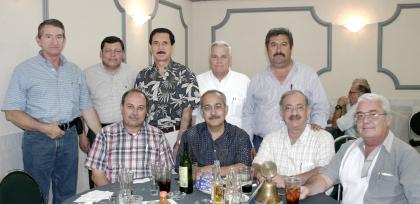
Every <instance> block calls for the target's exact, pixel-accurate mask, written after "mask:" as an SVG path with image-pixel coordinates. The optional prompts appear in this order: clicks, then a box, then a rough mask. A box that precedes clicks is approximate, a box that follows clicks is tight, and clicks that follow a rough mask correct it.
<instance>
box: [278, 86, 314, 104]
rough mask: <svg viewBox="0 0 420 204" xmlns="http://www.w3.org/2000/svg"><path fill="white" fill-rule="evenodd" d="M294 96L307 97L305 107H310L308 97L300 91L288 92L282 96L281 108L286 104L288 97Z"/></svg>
mask: <svg viewBox="0 0 420 204" xmlns="http://www.w3.org/2000/svg"><path fill="white" fill-rule="evenodd" d="M293 94H301V95H302V96H303V97H305V105H306V106H308V105H309V100H308V97H306V95H305V94H303V92H302V91H299V90H290V91H287V92H286V93H284V94H283V95H282V96H281V98H280V107H281V108H283V102H284V100H285V99H286V97H288V96H290V95H293Z"/></svg>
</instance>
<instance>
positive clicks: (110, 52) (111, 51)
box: [103, 49, 123, 55]
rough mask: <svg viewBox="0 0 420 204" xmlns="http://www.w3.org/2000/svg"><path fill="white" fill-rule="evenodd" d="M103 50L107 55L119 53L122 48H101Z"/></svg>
mask: <svg viewBox="0 0 420 204" xmlns="http://www.w3.org/2000/svg"><path fill="white" fill-rule="evenodd" d="M103 52H104V54H107V55H109V54H116V55H119V54H121V53H122V52H123V51H122V50H120V49H116V50H111V49H104V50H103Z"/></svg>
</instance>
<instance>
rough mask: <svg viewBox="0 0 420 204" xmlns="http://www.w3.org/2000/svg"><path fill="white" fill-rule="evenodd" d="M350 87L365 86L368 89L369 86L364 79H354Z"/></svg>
mask: <svg viewBox="0 0 420 204" xmlns="http://www.w3.org/2000/svg"><path fill="white" fill-rule="evenodd" d="M351 85H352V86H356V87H357V86H358V85H362V86H365V87H367V88H369V89H370V85H369V82H368V81H367V80H366V79H365V78H356V79H354V80H353V82H352V83H351Z"/></svg>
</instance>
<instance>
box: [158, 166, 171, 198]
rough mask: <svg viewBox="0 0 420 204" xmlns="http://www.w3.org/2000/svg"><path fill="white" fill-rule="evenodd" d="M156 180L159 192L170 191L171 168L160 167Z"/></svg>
mask: <svg viewBox="0 0 420 204" xmlns="http://www.w3.org/2000/svg"><path fill="white" fill-rule="evenodd" d="M157 180H158V185H159V190H160V191H166V192H168V193H169V192H170V191H171V168H169V167H167V166H160V167H158V170H157Z"/></svg>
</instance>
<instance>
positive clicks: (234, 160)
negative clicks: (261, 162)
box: [176, 90, 252, 178]
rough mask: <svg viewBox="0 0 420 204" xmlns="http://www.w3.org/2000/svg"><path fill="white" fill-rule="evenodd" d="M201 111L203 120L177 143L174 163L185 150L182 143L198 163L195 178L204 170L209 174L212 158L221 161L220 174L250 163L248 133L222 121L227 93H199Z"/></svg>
mask: <svg viewBox="0 0 420 204" xmlns="http://www.w3.org/2000/svg"><path fill="white" fill-rule="evenodd" d="M200 105H201V113H202V116H203V118H204V121H205V122H202V123H199V124H197V125H194V126H193V127H191V128H190V129H189V130H187V131H186V132H185V133H184V134H183V136H182V138H181V142H180V149H179V151H178V154H177V155H176V166H177V167H178V166H179V162H180V160H181V158H182V155H183V153H184V151H183V150H184V144H185V143H186V142H187V143H188V151H189V155H190V158H191V160H192V162H197V163H198V167H199V168H198V170H197V178H199V177H200V175H201V174H203V173H211V172H212V165H213V163H214V160H219V161H220V166H221V167H222V168H221V175H222V176H224V175H226V174H227V173H228V172H229V168H230V167H234V169H235V170H237V169H239V168H240V167H242V166H245V165H246V166H251V161H252V160H251V148H252V144H251V141H250V140H249V136H248V134H247V133H246V132H245V131H244V130H242V129H241V128H238V127H237V126H234V125H231V124H229V123H227V122H226V121H225V117H226V114H227V112H228V107H227V106H226V96H225V95H224V94H223V93H222V92H220V91H217V90H209V91H207V92H206V93H204V94H203V95H202V96H201V100H200Z"/></svg>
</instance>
